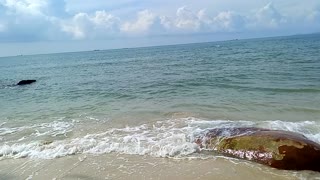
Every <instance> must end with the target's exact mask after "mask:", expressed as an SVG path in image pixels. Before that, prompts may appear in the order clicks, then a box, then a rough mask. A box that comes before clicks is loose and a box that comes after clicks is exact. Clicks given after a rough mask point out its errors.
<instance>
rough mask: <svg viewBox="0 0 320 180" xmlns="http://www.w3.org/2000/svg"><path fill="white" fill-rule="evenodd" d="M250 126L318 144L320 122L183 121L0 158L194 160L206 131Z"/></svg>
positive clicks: (30, 146)
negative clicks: (116, 155)
mask: <svg viewBox="0 0 320 180" xmlns="http://www.w3.org/2000/svg"><path fill="white" fill-rule="evenodd" d="M52 126H53V125H52ZM52 126H51V125H50V127H52ZM249 126H250V127H263V128H271V129H281V130H290V131H294V132H298V133H302V134H304V135H306V136H307V137H309V138H310V139H312V140H314V141H316V142H318V143H320V139H319V136H320V123H318V122H313V121H303V122H285V121H262V122H253V121H228V120H214V121H211V120H201V119H196V118H182V119H170V120H165V121H158V122H156V123H152V124H143V125H138V126H134V127H124V128H111V129H107V130H106V131H104V132H102V133H94V134H87V135H85V136H81V137H76V138H67V139H64V140H56V141H53V142H52V143H47V142H43V141H37V142H29V143H15V144H12V145H8V144H5V145H2V146H0V156H2V158H21V157H30V158H40V159H51V158H56V157H62V156H67V155H74V154H102V153H111V152H113V153H120V154H136V155H149V156H153V157H174V158H190V157H195V156H196V155H194V152H196V151H198V150H199V147H198V146H197V145H196V143H194V141H195V139H196V138H197V137H199V136H200V135H201V134H203V133H205V132H206V131H207V130H208V129H212V128H227V127H249ZM67 127H68V126H67ZM53 129H54V128H53ZM53 132H55V131H53ZM51 134H55V133H51Z"/></svg>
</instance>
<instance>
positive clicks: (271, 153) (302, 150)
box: [197, 128, 320, 172]
mask: <svg viewBox="0 0 320 180" xmlns="http://www.w3.org/2000/svg"><path fill="white" fill-rule="evenodd" d="M197 143H198V144H199V145H200V146H201V147H202V148H204V149H205V150H213V151H217V152H219V153H222V154H224V155H226V156H231V157H236V158H240V159H246V160H250V161H254V162H258V163H261V164H265V165H268V166H271V167H274V168H278V169H285V170H312V171H318V172H320V164H319V162H320V145H319V144H317V143H315V142H313V141H311V140H309V139H307V138H306V137H305V136H303V135H301V134H298V133H294V132H288V131H280V130H268V129H262V128H261V129H260V128H220V129H212V130H210V131H209V132H208V133H207V134H206V135H205V137H204V138H203V139H202V140H201V139H198V140H197Z"/></svg>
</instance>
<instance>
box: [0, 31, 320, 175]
mask: <svg viewBox="0 0 320 180" xmlns="http://www.w3.org/2000/svg"><path fill="white" fill-rule="evenodd" d="M318 52H320V36H319V35H306V36H292V37H281V38H267V39H253V40H238V41H226V42H214V43H201V44H189V45H175V46H161V47H149V48H136V49H119V50H106V51H93V52H79V53H63V54H50V55H34V56H17V57H2V58H0V75H1V76H0V107H1V111H0V156H1V157H0V159H1V160H0V166H1V163H4V162H12V163H13V164H14V163H15V161H16V162H18V161H28V162H29V160H30V161H34V160H35V161H37V160H39V161H40V160H41V161H43V162H51V161H58V159H57V158H60V159H61V158H62V159H65V160H66V161H67V158H68V157H70V156H71V157H73V156H87V155H88V156H101V157H102V156H104V155H108V154H116V155H119V156H129V157H130V156H132V157H131V158H134V157H136V156H137V155H138V156H139V155H140V156H143V157H146V158H147V159H150V161H152V160H151V159H154V158H156V159H157V158H159V159H158V161H162V160H161V159H163V158H169V159H180V160H181V159H182V160H186V159H188V160H189V159H190V158H191V160H190V161H196V162H197V163H198V162H200V164H201V163H203V164H206V163H208V162H207V161H210V160H208V158H209V159H210V158H212V156H213V158H215V155H206V154H202V155H201V156H200V157H199V153H198V152H199V151H201V149H199V147H198V146H197V145H196V144H195V143H194V139H195V138H196V137H198V136H201V135H202V134H203V133H204V132H206V130H208V129H210V128H219V127H248V126H250V127H251V126H253V127H262V128H270V129H279V130H288V131H294V132H298V133H301V134H304V135H305V136H307V137H308V138H310V139H311V140H313V141H315V142H318V143H320V119H319V117H320V71H319V69H320V59H319V53H318ZM21 79H37V82H36V83H34V84H31V85H27V86H13V84H15V83H17V82H18V81H19V80H21ZM203 156H204V157H203ZM74 158H75V157H74ZM21 159H23V160H21ZM45 159H51V160H45ZM138 159H139V158H138ZM140 160H141V159H140ZM140 160H137V161H140ZM141 161H142V160H141ZM224 161H227V162H228V161H230V162H229V164H228V163H227V165H226V164H223V163H222V164H220V165H221V168H220V171H219V170H218V171H217V172H225V170H224V169H223V168H222V167H224V166H225V168H226V169H227V168H228V166H230V163H232V162H231V161H232V160H229V159H225V160H224ZM216 163H221V162H220V161H218V162H216ZM169 164H170V163H169ZM178 164H179V163H178ZM245 164H246V163H245ZM119 165H121V163H120V164H119ZM220 165H219V166H220ZM159 166H161V167H162V168H168V167H169V165H168V166H167V165H166V163H162V164H161V165H159ZM245 166H246V165H245ZM251 166H252V163H249V165H248V166H246V170H243V171H242V170H240V169H241V167H239V169H237V167H238V166H234V168H235V169H236V171H237V172H238V173H240V174H241V173H242V174H241V177H243V178H244V177H246V176H248V177H247V178H249V175H248V174H246V173H245V172H247V171H250V169H251V170H252V172H255V171H256V170H254V168H252V167H251ZM259 167H260V166H259ZM202 168H204V169H206V168H205V167H202ZM267 169H270V172H269V175H271V174H278V175H279V174H282V171H277V170H273V169H271V168H267ZM206 170H207V169H206ZM52 171H53V169H52ZM15 173H19V171H16V172H15ZM145 173H146V172H145ZM285 173H286V176H288V177H295V178H298V179H303V178H308V177H317V175H319V174H316V175H314V173H312V172H294V171H288V172H287V171H285ZM116 175H117V176H119V175H120V174H117V173H116ZM142 175H143V172H142ZM145 175H147V173H146V174H145ZM215 175H217V174H215ZM267 176H268V172H267V175H266V177H267ZM47 177H48V176H47ZM49 177H50V176H49ZM186 177H189V178H191V177H193V176H187V175H186ZM209 177H223V176H214V175H213V176H209ZM261 177H262V176H261ZM26 178H27V177H26ZM225 179H228V178H227V175H226V176H225ZM249 179H250V178H249ZM251 179H252V177H251Z"/></svg>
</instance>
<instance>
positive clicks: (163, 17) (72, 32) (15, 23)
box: [0, 0, 320, 42]
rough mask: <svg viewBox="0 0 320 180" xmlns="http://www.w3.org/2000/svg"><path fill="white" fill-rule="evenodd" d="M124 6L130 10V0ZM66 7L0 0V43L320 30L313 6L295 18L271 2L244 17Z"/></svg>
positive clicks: (39, 0)
mask: <svg viewBox="0 0 320 180" xmlns="http://www.w3.org/2000/svg"><path fill="white" fill-rule="evenodd" d="M79 3H80V2H79ZM126 3H129V4H130V3H131V5H132V4H134V3H135V1H133V0H132V1H129V0H128V2H126ZM163 3H165V2H163ZM198 4H199V3H198ZM200 4H201V3H200ZM109 6H111V5H110V4H109ZM66 7H67V3H66V2H65V1H64V0H0V42H6V41H15V42H24V41H46V40H61V39H63V40H65V39H70V40H88V39H89V40H94V39H110V38H118V37H131V36H134V37H146V36H163V35H181V34H183V35H186V34H187V35H195V34H203V33H209V34H210V33H211V34H214V33H261V34H263V33H268V32H272V33H276V34H277V33H278V34H292V33H310V32H317V31H319V30H320V11H319V9H320V8H316V7H317V6H315V8H313V9H311V10H309V11H302V12H301V13H300V14H299V15H296V14H292V12H294V11H292V12H291V14H290V11H281V10H279V9H278V8H277V4H273V3H267V4H264V5H263V6H261V7H257V8H254V9H251V10H250V11H246V12H245V13H244V12H242V11H239V12H238V11H234V10H228V9H227V10H221V11H216V12H213V11H210V10H208V9H205V8H202V9H196V8H194V9H193V8H192V7H190V6H180V7H178V8H177V9H176V10H174V11H173V12H171V13H165V12H163V13H161V12H159V11H158V12H156V11H153V10H152V9H154V8H148V7H150V6H146V7H145V8H142V9H140V10H135V11H133V12H131V11H129V10H128V12H127V14H126V16H121V15H117V13H113V12H112V11H107V10H106V9H104V8H101V9H99V8H96V10H92V9H93V8H92V7H91V9H90V11H89V10H88V12H71V11H70V10H68V8H66ZM142 7H143V6H142ZM119 8H120V7H119ZM109 9H110V8H109ZM230 9H234V8H230ZM118 14H119V13H118ZM128 15H129V16H128Z"/></svg>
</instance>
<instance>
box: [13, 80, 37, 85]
mask: <svg viewBox="0 0 320 180" xmlns="http://www.w3.org/2000/svg"><path fill="white" fill-rule="evenodd" d="M34 82H36V80H21V81H19V82H18V84H17V85H18V86H21V85H27V84H31V83H34Z"/></svg>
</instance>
